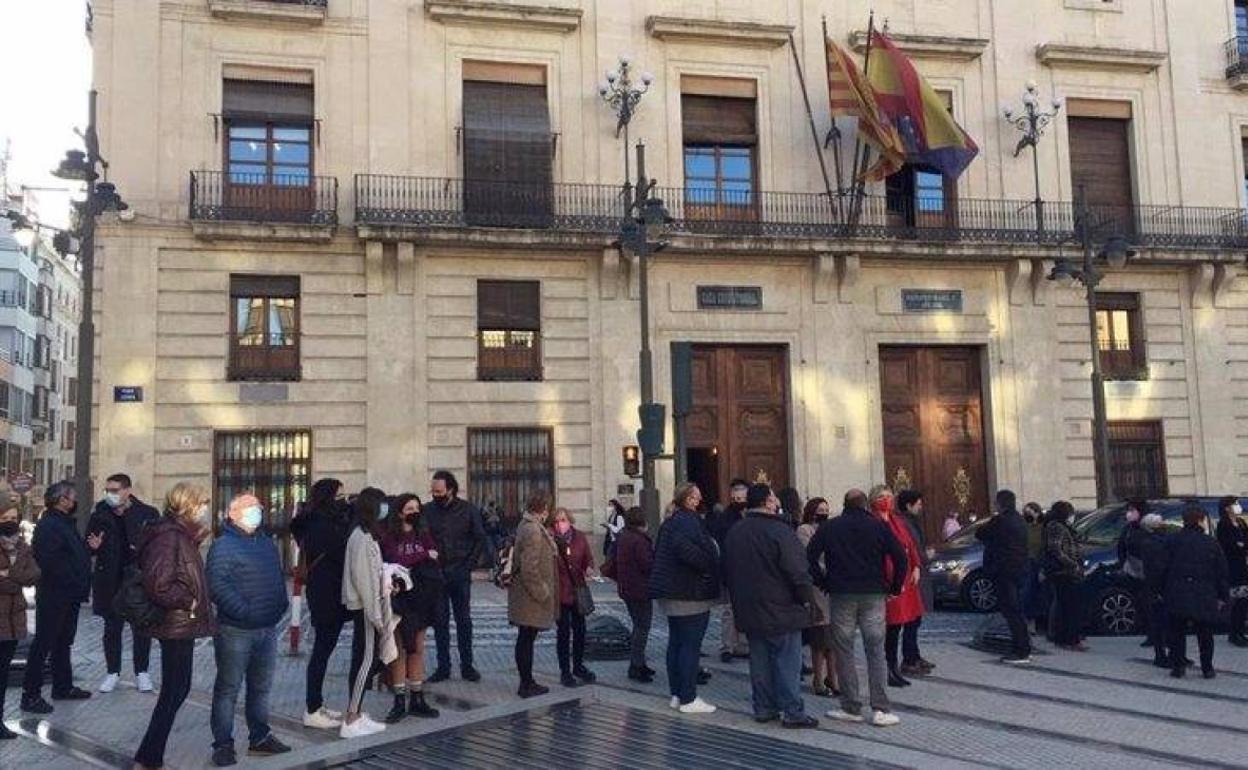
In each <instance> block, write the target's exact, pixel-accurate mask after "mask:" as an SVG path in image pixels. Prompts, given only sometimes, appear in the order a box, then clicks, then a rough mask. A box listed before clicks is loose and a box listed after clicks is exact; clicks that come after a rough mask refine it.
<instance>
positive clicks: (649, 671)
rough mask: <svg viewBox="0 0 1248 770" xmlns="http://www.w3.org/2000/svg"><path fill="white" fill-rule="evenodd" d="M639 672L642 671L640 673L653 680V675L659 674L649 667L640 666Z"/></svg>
mask: <svg viewBox="0 0 1248 770" xmlns="http://www.w3.org/2000/svg"><path fill="white" fill-rule="evenodd" d="M641 670H642V672H644V673H645V675H646V676H648V677H651V678H653V677H654V675H655V674H657V673H659V672H658V671H655V670H654V669H652V668H650V667H649V666H642V667H641Z"/></svg>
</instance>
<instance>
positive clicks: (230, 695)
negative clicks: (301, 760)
mask: <svg viewBox="0 0 1248 770" xmlns="http://www.w3.org/2000/svg"><path fill="white" fill-rule="evenodd" d="M212 647H213V651H214V652H215V653H216V657H217V680H216V682H214V683H213V685H212V745H213V746H214V747H215V746H233V745H234V708H235V706H236V705H237V704H238V691H239V688H240V687H242V685H243V681H244V679H246V682H247V695H246V699H245V704H246V705H245V707H244V713H245V715H246V717H247V733H248V735H247V745H248V746H255V745H256V744H258V743H260V742H261V741H263V740H264V739H265V738H267V737H269V733H270V732H272V730H271V729H270V728H269V692H270V690H272V689H273V671H274V669H275V668H276V666H277V627H276V626H271V627H269V628H255V629H251V628H236V627H234V626H228V625H225V624H224V623H223V624H221V628H220V630H219V631H218V632H217V635H216V636H215V637H213V639H212Z"/></svg>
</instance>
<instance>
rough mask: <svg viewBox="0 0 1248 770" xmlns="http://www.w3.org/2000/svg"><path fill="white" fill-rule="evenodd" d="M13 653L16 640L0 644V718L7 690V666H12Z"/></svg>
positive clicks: (15, 648)
mask: <svg viewBox="0 0 1248 770" xmlns="http://www.w3.org/2000/svg"><path fill="white" fill-rule="evenodd" d="M14 652H17V640H16V639H9V640H7V641H3V642H0V716H3V714H4V694H5V691H6V690H8V689H9V666H11V665H12V664H13V653H14Z"/></svg>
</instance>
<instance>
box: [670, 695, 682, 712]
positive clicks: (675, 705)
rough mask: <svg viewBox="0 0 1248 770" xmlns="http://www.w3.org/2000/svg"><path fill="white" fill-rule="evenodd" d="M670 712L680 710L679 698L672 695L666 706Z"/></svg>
mask: <svg viewBox="0 0 1248 770" xmlns="http://www.w3.org/2000/svg"><path fill="white" fill-rule="evenodd" d="M667 705H668V706H669V707H670V708H671V709H672V710H676V709H678V708H680V696H679V695H673V696H672V700H671V702H670V703H668V704H667Z"/></svg>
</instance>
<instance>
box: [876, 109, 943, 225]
mask: <svg viewBox="0 0 1248 770" xmlns="http://www.w3.org/2000/svg"><path fill="white" fill-rule="evenodd" d="M936 95H937V96H939V97H940V99H941V101H943V102H944V105H945V109H946V110H948V111H949V113H950V114H953V94H952V93H951V92H949V91H937V92H936ZM884 200H885V206H886V209H887V211H888V214H889V218H890V220H892V221H893V222H895V223H898V224H904V225H905V226H906V227H922V228H929V227H934V228H942V227H944V228H950V229H951V230H952V229H954V228H956V226H957V225H956V212H957V201H958V180H957V179H947V178H946V177H945V176H944V174H941V173H940V172H939V171H937V170H936V169H934V168H930V167H928V166H924V165H919V164H913V163H907V164H905V165H904V166H903V167H902V168H901V170H900V171H898V172H897V173H896V174H892V175H890V176H889V177H888V178H887V179H885V180H884Z"/></svg>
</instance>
